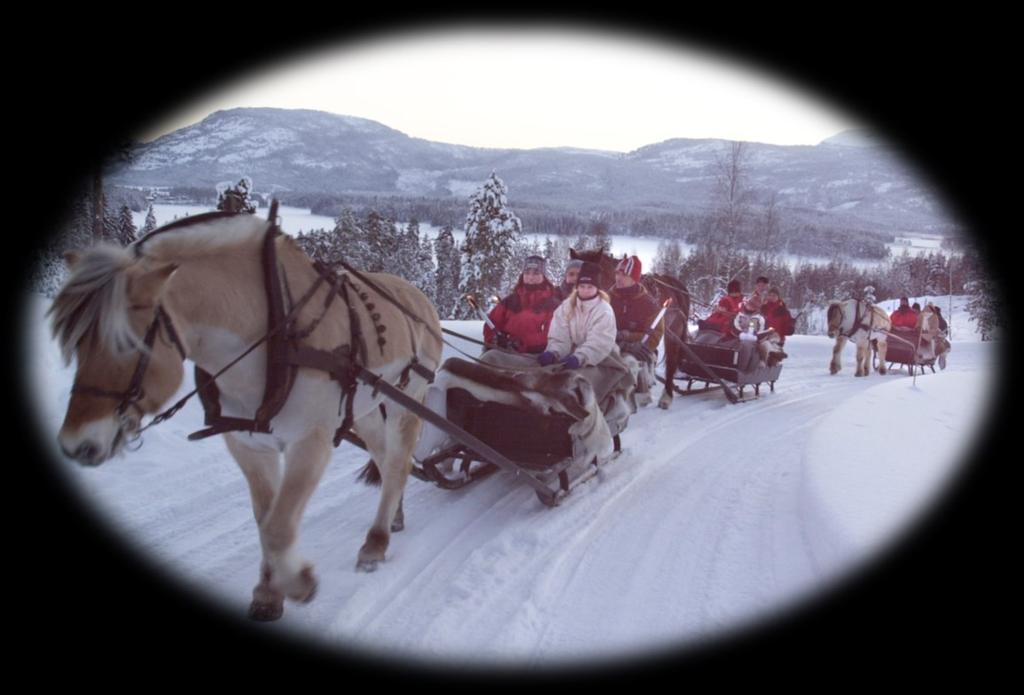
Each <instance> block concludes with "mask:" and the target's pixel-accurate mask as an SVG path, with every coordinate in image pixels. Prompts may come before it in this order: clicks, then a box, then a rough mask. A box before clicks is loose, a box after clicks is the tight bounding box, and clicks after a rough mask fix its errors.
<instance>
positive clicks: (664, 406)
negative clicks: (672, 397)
mask: <svg viewBox="0 0 1024 695" xmlns="http://www.w3.org/2000/svg"><path fill="white" fill-rule="evenodd" d="M669 403H670V401H659V402H658V407H659V408H661V409H662V410H668V406H669Z"/></svg>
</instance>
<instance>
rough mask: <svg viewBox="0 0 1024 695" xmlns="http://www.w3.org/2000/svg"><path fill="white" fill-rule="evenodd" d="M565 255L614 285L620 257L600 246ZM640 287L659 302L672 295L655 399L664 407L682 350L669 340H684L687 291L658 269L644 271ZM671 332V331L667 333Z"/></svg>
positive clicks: (604, 286) (669, 400)
mask: <svg viewBox="0 0 1024 695" xmlns="http://www.w3.org/2000/svg"><path fill="white" fill-rule="evenodd" d="M569 257H570V258H573V259H579V260H582V261H589V262H591V263H597V265H598V267H600V268H601V283H602V289H605V290H608V291H611V290H612V288H614V286H615V268H616V266H617V265H618V263H619V260H620V259H616V258H615V257H613V256H611V255H610V254H608V253H606V252H605V250H604V249H603V248H601V249H597V250H589V251H577V250H576V249H573V248H570V249H569ZM640 282H641V284H643V286H644V288H645V289H646V290H647V291H648V292H649V293H650V294H651V295H652V296H653V297H654V298H655V299H656V300H658V302H659V303H662V302H664V301H665V300H666V299H668V298H670V297H671V299H672V308H670V309H668V310H667V311H666V312H665V317H664V321H665V333H666V337H665V389H664V391H663V392H662V394H661V398H660V399H658V407H659V408H661V409H662V410H668V408H669V406H671V405H672V398H673V395H674V393H673V392H674V379H675V373H676V370H677V369H678V368H679V363H680V362H681V361H682V350H681V348H680V347H679V343H677V342H676V340H673V339H672V337H671V336H675V338H676V339H678V340H679V341H680V342H687V341H688V340H689V337H690V332H689V329H688V327H687V324H688V323H689V316H690V292H689V290H687V288H686V285H685V284H684V283H683V282H682V281H681V280H679V279H678V278H675V277H672V276H671V275H662V274H659V273H644V275H642V276H641V278H640ZM668 334H671V335H668Z"/></svg>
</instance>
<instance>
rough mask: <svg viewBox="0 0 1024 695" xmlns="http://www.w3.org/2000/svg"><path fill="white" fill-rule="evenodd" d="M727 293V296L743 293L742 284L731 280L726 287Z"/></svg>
mask: <svg viewBox="0 0 1024 695" xmlns="http://www.w3.org/2000/svg"><path fill="white" fill-rule="evenodd" d="M725 291H726V293H727V294H732V293H733V292H742V291H743V286H742V285H741V284H740V281H739V280H731V281H730V282H729V284H728V285H726V286H725Z"/></svg>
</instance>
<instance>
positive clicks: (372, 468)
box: [356, 459, 381, 487]
mask: <svg viewBox="0 0 1024 695" xmlns="http://www.w3.org/2000/svg"><path fill="white" fill-rule="evenodd" d="M356 480H358V481H359V482H361V483H363V484H364V485H370V486H373V487H380V484H381V477H380V469H379V468H377V464H376V463H375V462H374V460H373V459H370V460H369V461H367V463H366V465H365V466H363V467H362V468H361V469H359V474H358V475H357V476H356Z"/></svg>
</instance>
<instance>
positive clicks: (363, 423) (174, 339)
mask: <svg viewBox="0 0 1024 695" xmlns="http://www.w3.org/2000/svg"><path fill="white" fill-rule="evenodd" d="M268 252H272V253H273V256H272V258H273V259H274V263H272V264H269V265H268V264H267V263H266V262H265V261H264V259H265V258H267V253H268ZM65 259H66V261H67V263H68V265H69V268H70V276H69V277H68V279H67V281H66V283H65V284H64V286H63V287H62V289H61V290H60V292H59V294H58V295H57V297H56V298H55V299H54V301H53V304H52V306H51V307H50V310H49V312H48V314H50V315H51V316H52V319H51V325H52V329H53V335H54V338H55V339H57V341H58V342H59V345H60V348H61V350H62V353H63V357H64V360H65V362H66V363H67V364H70V362H71V360H72V358H73V357H76V358H77V367H76V371H75V376H74V385H73V387H72V392H71V397H70V400H69V402H68V406H67V412H66V414H65V417H64V421H63V424H62V425H61V428H60V431H59V433H58V436H57V440H58V444H59V446H60V448H61V450H62V451H63V452H64V454H65V455H66V456H68V457H69V458H71V459H73V460H75V461H76V462H78V463H79V464H82V465H85V466H98V465H100V464H102V463H104V462H105V461H108V460H109V459H111V458H112V457H113V456H115V455H117V454H119V453H121V452H122V451H123V449H124V447H125V444H126V443H127V442H130V441H132V440H133V439H137V438H138V436H139V433H140V422H141V419H142V417H143V415H148V414H152V413H155V412H157V411H158V410H159V409H160V408H161V407H162V406H163V405H164V404H165V402H166V401H167V400H168V399H170V397H171V396H172V395H174V393H175V392H176V391H177V389H178V388H179V386H180V384H181V383H182V379H183V375H184V361H185V360H186V359H187V360H191V361H192V362H194V363H195V365H196V368H197V383H199V381H200V378H199V375H200V374H202V373H203V372H208V373H211V374H212V373H214V372H215V371H216V370H218V369H221V368H222V367H224V366H225V365H226V364H229V363H230V361H231V360H232V358H237V357H239V356H240V355H243V357H242V358H241V359H239V360H238V361H237V363H236V364H234V365H233V366H231V367H230V368H229V369H227V370H226V371H223V373H222V374H219V375H217V378H216V383H215V384H207V389H210V388H212V389H213V390H214V391H219V404H218V405H217V414H216V415H217V417H218V418H219V419H218V420H216V421H217V422H221V423H228V424H230V423H232V422H243V423H247V424H248V426H247V427H246V426H242V427H239V428H234V429H236V430H237V429H243V430H245V429H248V433H247V434H243V433H241V432H239V433H234V432H231V431H228V430H231V429H232V428H231V427H225V428H223V429H222V430H216V429H214V431H215V432H216V433H220V431H223V437H224V442H225V444H226V445H227V449H228V451H229V453H230V454H231V456H232V457H233V458H234V460H235V461H236V462H237V464H238V466H239V468H240V469H241V471H242V474H243V475H244V477H245V479H246V481H247V483H248V486H249V491H250V495H251V499H252V506H253V513H254V516H255V520H256V525H257V529H258V532H259V538H260V543H261V546H262V561H261V566H260V572H259V580H258V583H257V584H256V586H255V588H254V589H253V593H252V596H253V598H252V602H251V604H250V607H249V617H250V618H252V619H255V620H276V619H277V618H279V617H280V616H281V615H282V613H283V606H284V599H285V598H286V597H287V598H289V599H291V600H294V601H299V602H307V601H309V600H311V599H312V598H313V596H314V593H315V591H316V589H317V583H318V580H317V577H316V575H315V574H314V571H313V570H314V567H313V564H312V563H310V562H307V561H305V560H304V559H303V558H302V557H301V556H300V554H299V550H298V529H299V525H300V521H301V518H302V514H303V511H304V509H305V507H306V503H307V502H308V501H309V499H310V496H311V495H312V493H313V492H314V490H315V489H316V487H317V485H318V483H319V481H320V478H321V475H322V473H323V471H324V469H325V467H326V464H327V462H328V458H329V456H330V453H331V450H332V434H334V442H333V446H336V445H337V444H338V443H339V435H338V432H340V431H341V430H339V429H338V428H339V421H342V424H343V425H344V424H345V423H348V424H350V425H351V431H352V432H353V433H354V434H355V435H357V436H358V437H360V438H361V439H362V440H363V441H364V442H365V444H366V447H367V449H368V450H369V451H370V453H371V454H372V456H373V458H374V460H375V461H376V462H378V464H380V468H381V470H382V471H383V485H382V490H381V495H380V501H379V504H378V508H377V512H376V516H375V518H374V520H373V523H372V525H371V527H370V529H369V531H368V533H367V535H366V541H365V543H364V544H363V545H362V547H361V548H360V549H359V553H358V562H357V569H358V570H360V571H367V572H371V571H373V570H375V569H376V568H377V566H378V564H379V563H380V562H383V561H384V557H385V551H386V550H387V547H388V544H389V541H390V532H391V531H392V530H400V527H396V526H393V522H394V521H395V519H396V512H398V511H399V509H400V505H401V498H402V493H403V490H404V487H405V483H406V480H407V478H408V475H409V472H410V466H411V461H410V457H411V452H412V450H413V448H414V446H415V443H416V440H417V438H418V436H419V432H420V427H421V422H420V419H419V418H418V417H417V416H414V415H413V414H412V413H410V412H408V411H406V410H404V409H399V408H397V407H396V408H393V409H388V410H387V411H386V413H385V411H384V410H383V404H382V398H383V396H381V395H380V394H379V393H378V392H377V390H375V389H373V388H371V387H370V386H369V385H364V384H357V383H356V380H355V378H349V379H346V378H345V377H344V376H343V375H339V374H338V373H337V372H336V371H335V370H336V367H337V365H339V364H342V365H343V364H345V362H343V361H332V360H326V361H325V360H324V359H323V357H324V356H325V355H326V356H329V357H332V358H333V357H334V356H345V355H348V356H349V357H350V359H349V362H348V363H349V364H356V365H361V366H363V367H365V368H366V369H368V370H372V372H373V374H376V375H379V376H380V377H381V378H382V379H383V380H385V381H386V382H388V383H389V384H394V383H396V382H400V383H399V387H400V388H403V389H404V391H405V393H406V394H407V395H408V396H410V397H412V398H414V399H416V400H417V401H420V402H422V400H423V397H424V395H425V393H426V390H427V386H428V378H432V376H433V371H434V370H436V368H437V365H438V364H439V362H440V358H441V335H440V321H439V320H438V317H437V313H436V311H435V310H434V307H433V305H432V304H431V303H430V301H429V300H428V299H427V298H426V297H425V296H424V295H423V294H422V293H421V292H420V291H419V290H417V289H416V288H415V287H413V286H412V285H410V284H409V283H407V282H406V281H404V280H402V279H400V278H397V277H394V276H391V275H385V274H377V273H367V274H365V275H363V274H361V273H360V274H358V277H359V280H358V282H357V281H355V280H354V279H353V277H352V276H351V274H350V273H346V272H340V273H339V272H335V271H333V270H331V269H329V268H327V267H325V266H319V267H318V266H315V265H314V263H313V262H312V261H311V260H310V258H309V257H308V256H307V255H306V254H305V253H304V252H303V251H302V250H301V249H300V248H299V246H298V245H297V244H296V243H295V241H294V240H293V239H292V238H291V237H289V236H286V235H284V234H282V233H281V232H280V230H279V229H278V228H277V226H276V224H274V223H273V222H270V221H266V220H261V219H259V218H257V217H255V216H253V215H250V214H239V213H228V212H219V213H208V214H203V215H197V216H194V217H190V218H186V219H185V220H181V221H177V222H173V223H171V224H169V225H165V226H163V227H161V228H158V229H156V230H154V231H152V232H150V233H149V234H148V235H146V236H144V237H142V238H141V239H139V240H138V241H136V242H135V243H133V244H132V245H130V246H128V247H124V248H122V247H119V246H115V245H99V246H95V247H93V248H90V249H87V250H84V251H80V252H69V253H68V254H65ZM268 268H269V269H276V273H270V270H268ZM275 285H276V289H277V290H278V296H280V297H284V296H286V297H288V298H289V300H291V299H292V298H293V297H301V299H295V300H294V301H292V303H291V310H290V311H289V315H288V321H287V322H286V324H285V325H284V326H283V328H286V329H288V330H289V331H290V332H288V333H287V336H288V341H289V342H288V344H287V348H288V350H287V351H286V358H287V359H288V360H290V361H289V363H288V364H287V370H288V372H287V373H288V374H289V375H290V376H289V377H288V383H289V385H288V386H287V388H286V389H284V390H281V389H277V388H275V389H272V384H271V380H270V379H269V375H270V372H269V371H268V370H269V369H270V367H271V366H273V364H274V363H273V362H271V363H270V364H269V365H268V360H273V359H277V358H276V357H275V354H274V350H272V349H271V348H272V345H274V344H275V343H274V340H273V339H272V337H273V336H274V335H276V334H275V333H274V332H275V331H277V332H278V333H280V330H281V326H280V325H279V326H278V327H277V328H276V329H275V328H274V327H273V326H272V325H271V323H272V320H271V319H272V313H270V307H271V305H272V304H274V302H273V301H272V295H271V294H270V290H269V289H268V288H273V287H275ZM281 289H283V290H284V291H283V292H280V290H281ZM384 294H387V295H390V297H391V299H393V300H394V302H395V303H392V301H389V300H388V299H387V298H386V297H385V296H383V295H384ZM339 300H340V301H339ZM282 302H283V300H282ZM399 304H401V305H402V306H403V307H404V311H403V310H401V309H400V307H399ZM410 316H418V317H421V318H420V319H418V320H412V319H411V318H410ZM360 327H363V330H361V329H360ZM366 328H376V333H372V331H368V330H365V329H366ZM385 331H386V337H385ZM366 332H370V333H372V337H373V338H376V341H375V342H374V341H369V343H368V342H367V341H366V340H365V335H364V333H366ZM140 336H145V337H144V338H141V337H140ZM261 336H262V338H261ZM260 341H262V342H260ZM247 347H249V348H250V349H251V352H249V351H247V350H246V348H247ZM252 348H254V349H252ZM246 352H248V354H246ZM300 354H302V355H319V357H320V361H321V362H324V363H325V364H324V365H323V366H309V364H308V363H306V364H305V365H304V364H303V360H302V359H300V358H299V357H298V355H300ZM310 359H312V358H310ZM416 361H418V362H419V367H418V368H417V369H412V370H410V368H409V366H408V365H410V363H411V362H416ZM313 362H314V363H315V362H316V360H313ZM200 370H203V372H201V371H200ZM337 370H338V371H341V369H340V367H337ZM265 373H266V374H267V376H268V379H267V381H266V385H264V374H265ZM282 373H284V371H283V370H282ZM350 374H351V373H350ZM272 390H274V391H275V392H276V393H277V395H278V402H277V403H276V405H275V406H274V407H272V408H270V411H269V412H267V411H265V409H266V408H267V404H268V398H269V395H268V394H270V392H271V391H272ZM207 392H208V391H207ZM201 395H203V394H202V393H201ZM346 397H347V398H346ZM343 399H346V400H345V402H346V408H345V410H346V413H345V419H344V420H343V417H342V414H341V412H340V411H341V407H340V403H342V402H343ZM206 405H207V403H206V400H205V399H204V407H205V406H206ZM175 407H177V406H175ZM221 407H223V410H224V414H225V417H220V415H219V411H220V408H221ZM172 410H173V409H172ZM254 411H256V418H254V419H253V420H245V419H244V418H245V417H247V416H249V415H250V414H251V413H253V412H254ZM167 412H168V413H170V412H171V411H167ZM261 412H262V417H263V418H264V419H266V418H267V417H270V415H272V417H270V419H269V421H267V422H264V423H263V426H262V427H261V426H259V423H260V418H261ZM163 415H165V414H163V413H162V414H161V416H163ZM160 419H161V418H160V417H158V418H156V421H159V420H160ZM209 423H210V410H209V408H207V424H209ZM151 424H153V423H151ZM147 427H148V426H147ZM198 434H200V433H196V434H195V435H192V438H194V437H196V435H198ZM282 454H283V459H284V466H283V470H282V467H281V460H280V459H281V457H282Z"/></svg>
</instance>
